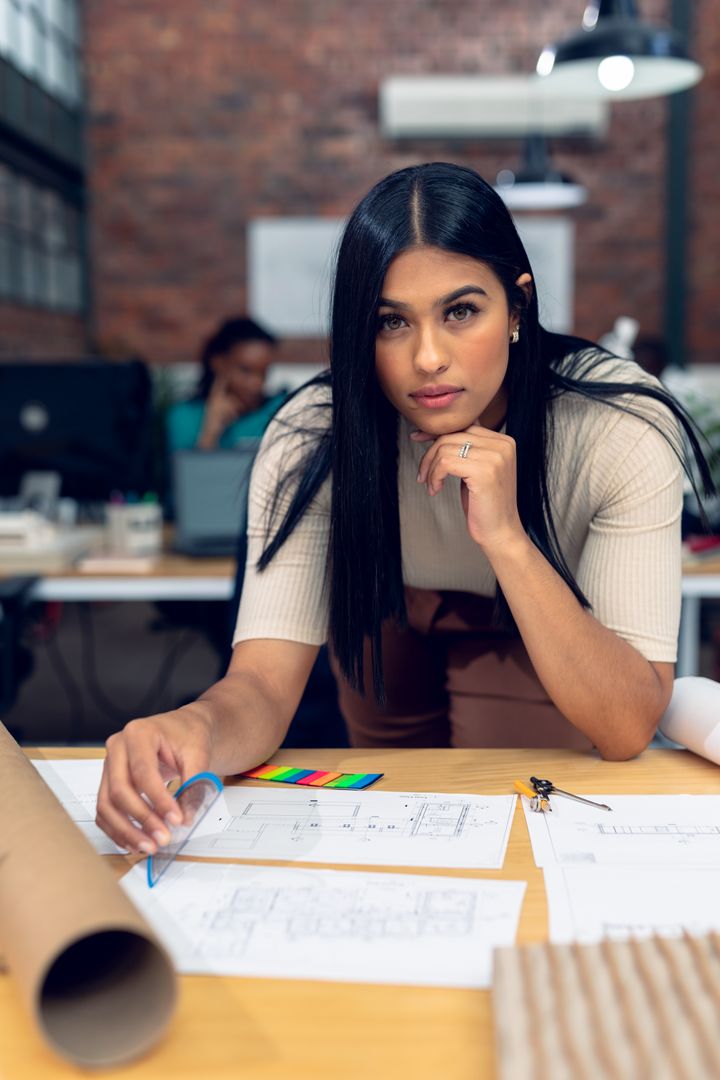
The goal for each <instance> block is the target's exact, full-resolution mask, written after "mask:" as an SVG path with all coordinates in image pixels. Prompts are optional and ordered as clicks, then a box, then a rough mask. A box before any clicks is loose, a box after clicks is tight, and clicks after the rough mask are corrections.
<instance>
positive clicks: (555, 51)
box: [536, 0, 703, 101]
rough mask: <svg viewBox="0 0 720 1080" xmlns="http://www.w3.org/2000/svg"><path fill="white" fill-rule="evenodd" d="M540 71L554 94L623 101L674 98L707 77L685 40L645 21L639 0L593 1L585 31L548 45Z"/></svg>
mask: <svg viewBox="0 0 720 1080" xmlns="http://www.w3.org/2000/svg"><path fill="white" fill-rule="evenodd" d="M536 71H537V74H538V75H540V76H542V78H543V81H546V82H547V84H548V86H550V85H552V88H553V90H554V91H555V92H558V93H560V92H564V93H568V94H576V95H583V96H588V97H598V96H604V97H610V98H617V99H620V100H625V101H629V100H632V99H636V98H646V97H657V96H660V95H664V94H674V93H676V92H677V91H678V90H686V89H687V88H688V87H690V86H694V85H695V83H697V82H699V81H700V79H701V78H702V75H703V69H702V68H701V67H700V65H699V64H697V63H695V61H694V60H692V59H691V58H690V57H689V55H688V52H687V44H686V42H685V41H684V39H683V37H682V36H681V35H680V34H679V33H678V32H677V31H676V30H673V29H672V28H671V27H665V26H651V25H649V24H648V23H645V22H641V20H640V18H639V16H638V12H637V5H636V3H635V0H590V3H588V4H587V6H586V8H585V14H584V16H583V22H582V29H581V30H579V31H578V32H577V33H576V34H573V35H572V36H571V37H569V38H567V39H566V40H565V41H561V42H560V43H558V44H556V45H547V46H546V47H545V48H544V49H543V51H542V52H541V54H540V57H539V59H538V62H537V67H536Z"/></svg>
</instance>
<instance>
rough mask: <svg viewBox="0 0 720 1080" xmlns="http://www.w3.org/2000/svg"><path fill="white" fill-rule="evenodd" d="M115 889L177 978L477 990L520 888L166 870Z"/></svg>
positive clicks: (275, 870)
mask: <svg viewBox="0 0 720 1080" xmlns="http://www.w3.org/2000/svg"><path fill="white" fill-rule="evenodd" d="M122 886H123V888H124V889H125V891H126V893H127V895H128V896H129V897H130V899H131V900H132V902H133V903H134V904H135V906H136V907H137V908H138V910H139V911H141V912H142V914H143V915H144V916H145V918H146V919H147V920H148V922H149V923H150V925H151V926H152V927H153V929H154V930H155V932H156V934H157V935H158V937H159V938H160V939H161V941H162V942H163V943H164V944H165V946H166V947H167V948H168V950H169V952H170V954H171V956H172V958H173V961H174V963H175V965H176V966H177V968H178V970H179V971H180V972H182V973H184V974H210V975H250V976H265V977H269V978H282V979H331V980H334V981H340V982H371V983H397V984H408V985H417V986H458V987H486V986H489V985H490V978H491V967H492V950H493V948H495V947H496V946H500V945H510V944H513V943H514V941H515V934H516V931H517V924H518V919H519V917H520V909H521V907H522V900H523V896H524V893H525V888H526V883H525V882H523V881H484V880H481V879H479V878H462V877H441V876H435V875H429V874H392V873H382V872H380V873H369V872H367V871H355V870H319V869H301V868H299V867H288V868H285V867H270V866H241V865H238V864H237V863H196V862H183V861H175V862H174V863H173V864H172V866H171V867H170V868H169V869H168V870H167V872H166V873H165V874H164V875H163V877H162V878H161V880H160V882H159V883H158V884H157V885H156V886H155V888H153V889H149V888H148V885H147V881H146V876H145V864H144V863H140V864H138V865H136V866H135V867H133V869H132V870H131V871H130V872H129V873H128V874H126V875H125V877H124V878H123V879H122Z"/></svg>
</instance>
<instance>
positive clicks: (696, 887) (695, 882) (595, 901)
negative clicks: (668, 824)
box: [544, 865, 720, 944]
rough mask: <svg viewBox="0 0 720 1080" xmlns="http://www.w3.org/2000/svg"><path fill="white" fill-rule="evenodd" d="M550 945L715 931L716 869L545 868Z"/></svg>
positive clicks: (719, 919) (718, 912) (718, 910)
mask: <svg viewBox="0 0 720 1080" xmlns="http://www.w3.org/2000/svg"><path fill="white" fill-rule="evenodd" d="M544 876H545V891H546V893H547V903H548V916H549V924H550V941H552V942H554V943H555V944H562V943H564V942H571V941H580V942H584V943H587V942H595V941H600V940H601V939H602V938H610V939H615V940H621V939H626V938H631V937H646V936H648V935H649V934H653V933H656V934H662V935H666V936H671V937H679V936H680V935H682V934H683V933H684V932H685V931H687V932H688V933H691V934H704V933H707V932H708V931H709V930H720V904H719V903H718V896H720V867H713V866H683V868H682V869H681V870H680V871H679V872H678V869H677V867H675V866H622V865H616V866H546V867H545V870H544Z"/></svg>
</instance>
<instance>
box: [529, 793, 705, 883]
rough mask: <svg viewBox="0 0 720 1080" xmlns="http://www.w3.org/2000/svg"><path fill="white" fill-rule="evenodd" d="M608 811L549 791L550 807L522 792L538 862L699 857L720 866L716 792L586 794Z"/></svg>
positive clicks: (692, 860) (670, 861)
mask: <svg viewBox="0 0 720 1080" xmlns="http://www.w3.org/2000/svg"><path fill="white" fill-rule="evenodd" d="M589 798H592V799H595V800H597V801H599V802H604V803H607V804H608V805H609V806H611V807H612V812H611V813H607V812H606V811H604V810H597V809H595V808H593V807H591V806H582V805H581V804H580V803H576V802H571V801H570V800H569V799H563V798H562V797H561V796H559V795H558V796H555V795H551V796H550V802H551V805H552V813H549V814H536V813H533V811H532V810H530V808H529V805H528V800H527V799H525V798H523V800H522V801H523V808H524V810H525V820H526V821H527V826H528V831H529V833H530V839H531V841H532V847H533V854H534V856H535V862H536V864H537V865H538V866H551V865H552V864H553V863H560V864H563V865H567V864H572V863H633V864H637V863H656V864H659V863H667V864H668V865H676V864H679V863H682V864H690V863H704V864H709V865H714V866H718V867H720V795H591V796H589Z"/></svg>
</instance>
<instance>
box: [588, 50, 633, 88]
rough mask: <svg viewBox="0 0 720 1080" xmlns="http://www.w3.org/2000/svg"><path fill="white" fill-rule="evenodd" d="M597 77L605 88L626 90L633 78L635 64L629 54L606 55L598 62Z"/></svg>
mask: <svg viewBox="0 0 720 1080" xmlns="http://www.w3.org/2000/svg"><path fill="white" fill-rule="evenodd" d="M597 77H598V79H599V80H600V84H601V86H603V87H604V88H605V89H606V90H610V91H616V92H617V91H620V90H626V89H627V87H628V86H629V85H630V83H631V82H632V81H633V79H634V78H635V65H634V64H633V62H632V60H631V59H630V57H629V56H606V57H605V59H604V60H601V61H600V63H599V64H598V69H597Z"/></svg>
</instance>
